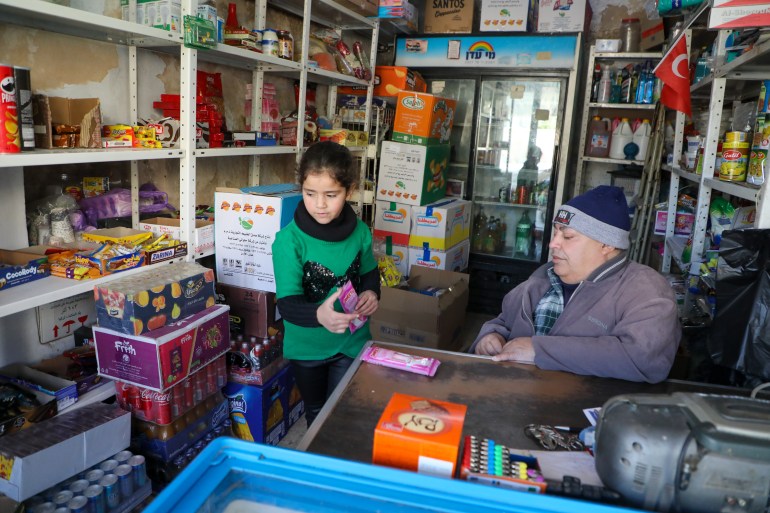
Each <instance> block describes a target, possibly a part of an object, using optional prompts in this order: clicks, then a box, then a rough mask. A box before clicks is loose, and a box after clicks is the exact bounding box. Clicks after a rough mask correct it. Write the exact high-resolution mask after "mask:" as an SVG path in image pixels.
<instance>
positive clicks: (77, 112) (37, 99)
mask: <svg viewBox="0 0 770 513" xmlns="http://www.w3.org/2000/svg"><path fill="white" fill-rule="evenodd" d="M32 106H33V114H34V124H35V147H36V148H54V147H62V146H65V147H67V146H73V145H74V147H77V148H101V146H102V136H101V127H102V114H101V110H100V108H99V98H61V97H57V96H45V95H42V94H36V95H34V96H33V98H32ZM56 125H69V126H79V127H80V132H79V137H78V138H74V139H70V141H68V142H67V143H66V144H63V143H64V142H65V141H64V140H63V139H61V140H60V142H58V143H57V142H56V141H57V139H58V136H59V134H56V131H57V130H56ZM70 142H71V143H72V144H69V143H70Z"/></svg>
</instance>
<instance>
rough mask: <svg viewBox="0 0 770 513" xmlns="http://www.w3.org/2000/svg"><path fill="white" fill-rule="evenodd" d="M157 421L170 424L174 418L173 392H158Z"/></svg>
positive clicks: (156, 401)
mask: <svg viewBox="0 0 770 513" xmlns="http://www.w3.org/2000/svg"><path fill="white" fill-rule="evenodd" d="M155 413H156V415H155V422H157V423H158V424H169V423H171V419H172V418H173V417H172V415H171V393H170V392H166V393H164V394H161V393H157V395H156V400H155Z"/></svg>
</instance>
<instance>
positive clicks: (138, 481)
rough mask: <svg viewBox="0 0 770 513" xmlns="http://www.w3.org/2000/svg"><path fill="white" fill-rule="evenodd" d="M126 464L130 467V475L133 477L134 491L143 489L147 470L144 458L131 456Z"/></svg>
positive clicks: (138, 455) (137, 455)
mask: <svg viewBox="0 0 770 513" xmlns="http://www.w3.org/2000/svg"><path fill="white" fill-rule="evenodd" d="M128 464H129V465H131V473H132V474H133V475H134V486H135V487H136V489H139V488H141V487H143V486H144V485H145V483H147V469H146V466H145V461H144V456H142V455H141V454H136V455H134V456H131V458H129V460H128Z"/></svg>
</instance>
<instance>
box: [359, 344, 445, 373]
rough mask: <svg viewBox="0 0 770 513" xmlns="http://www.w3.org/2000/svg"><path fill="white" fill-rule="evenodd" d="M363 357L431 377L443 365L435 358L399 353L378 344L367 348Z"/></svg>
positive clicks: (366, 360)
mask: <svg viewBox="0 0 770 513" xmlns="http://www.w3.org/2000/svg"><path fill="white" fill-rule="evenodd" d="M361 359H362V360H363V361H365V362H369V363H373V364H375V365H382V366H383V367H392V368H394V369H401V370H405V371H408V372H414V373H415V374H424V375H425V376H431V377H432V376H433V375H434V374H436V369H438V366H439V365H441V362H440V361H438V360H436V359H435V358H427V357H424V356H414V355H411V354H407V353H399V352H398V351H393V350H392V349H383V348H382V347H377V346H369V347H368V348H366V350H365V351H364V354H363V355H362V356H361Z"/></svg>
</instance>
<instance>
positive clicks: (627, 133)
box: [610, 118, 634, 159]
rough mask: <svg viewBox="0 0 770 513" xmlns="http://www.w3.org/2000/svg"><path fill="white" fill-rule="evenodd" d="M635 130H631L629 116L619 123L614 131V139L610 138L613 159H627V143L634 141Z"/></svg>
mask: <svg viewBox="0 0 770 513" xmlns="http://www.w3.org/2000/svg"><path fill="white" fill-rule="evenodd" d="M633 137H634V132H633V131H632V130H631V124H630V123H629V122H628V118H623V119H621V120H620V123H618V126H617V127H616V128H615V130H613V132H612V139H611V140H610V158H611V159H625V158H626V154H625V153H624V151H623V150H624V149H625V147H626V144H628V143H630V142H632V140H633Z"/></svg>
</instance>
